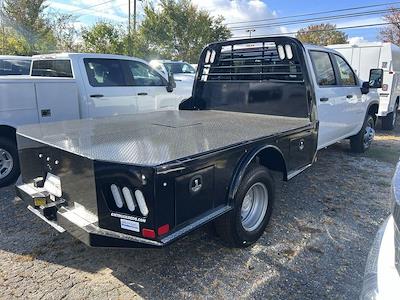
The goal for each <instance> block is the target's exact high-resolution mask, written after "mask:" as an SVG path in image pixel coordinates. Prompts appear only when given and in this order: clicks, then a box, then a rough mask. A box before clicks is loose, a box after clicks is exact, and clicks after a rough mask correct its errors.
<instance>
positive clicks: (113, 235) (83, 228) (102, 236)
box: [16, 184, 166, 248]
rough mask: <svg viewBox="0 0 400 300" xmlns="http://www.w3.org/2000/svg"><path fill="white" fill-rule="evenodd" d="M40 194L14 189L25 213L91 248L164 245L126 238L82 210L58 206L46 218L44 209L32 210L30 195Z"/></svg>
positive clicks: (19, 187)
mask: <svg viewBox="0 0 400 300" xmlns="http://www.w3.org/2000/svg"><path fill="white" fill-rule="evenodd" d="M38 191H39V192H40V190H38V189H36V188H34V187H33V186H32V185H31V184H20V185H17V186H16V193H17V196H18V197H20V198H21V199H22V200H24V201H25V202H27V203H28V209H29V210H30V211H31V212H33V213H34V214H35V215H36V216H37V217H39V218H40V219H42V220H43V221H45V222H46V223H47V224H49V225H50V226H52V227H53V228H54V229H56V230H57V231H59V232H64V231H67V232H68V233H70V234H71V235H72V236H74V237H75V238H77V239H79V240H80V241H82V242H83V243H85V244H86V245H88V246H91V247H107V248H154V247H162V246H164V245H166V243H162V242H159V241H153V240H148V239H144V238H140V237H134V236H129V235H127V234H124V233H119V232H115V231H111V230H107V229H102V228H100V227H99V226H98V220H97V216H95V215H93V214H92V213H90V212H89V211H87V210H86V209H85V208H84V207H83V206H80V205H73V206H63V205H61V206H59V207H57V208H56V215H55V218H52V219H49V218H48V217H46V215H47V214H46V208H45V207H43V206H41V207H38V208H35V207H34V206H33V202H34V201H33V195H34V194H37V193H38Z"/></svg>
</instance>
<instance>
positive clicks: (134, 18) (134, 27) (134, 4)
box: [133, 0, 136, 33]
mask: <svg viewBox="0 0 400 300" xmlns="http://www.w3.org/2000/svg"><path fill="white" fill-rule="evenodd" d="M133 32H134V33H136V0H133Z"/></svg>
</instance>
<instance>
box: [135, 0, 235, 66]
mask: <svg viewBox="0 0 400 300" xmlns="http://www.w3.org/2000/svg"><path fill="white" fill-rule="evenodd" d="M144 14H145V17H144V20H143V21H142V23H141V25H140V28H139V32H138V34H139V36H140V37H137V39H142V41H145V42H146V43H147V45H146V47H147V49H148V53H149V54H150V55H152V56H154V54H152V53H158V55H159V56H160V57H161V58H164V59H181V60H186V61H189V62H197V60H198V56H199V54H200V52H201V50H202V48H203V47H204V46H205V45H206V44H208V43H210V42H213V41H221V40H225V39H227V38H229V37H231V32H230V30H229V29H228V28H227V27H226V26H225V25H223V24H222V22H223V18H222V17H218V18H213V17H211V16H210V14H209V13H208V12H207V11H205V10H199V9H198V8H197V7H196V6H195V5H193V4H192V3H191V1H190V0H176V1H175V0H161V1H160V3H159V6H158V8H157V9H156V8H155V6H154V5H152V4H147V5H146V6H145V8H144Z"/></svg>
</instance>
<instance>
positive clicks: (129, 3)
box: [128, 0, 132, 55]
mask: <svg viewBox="0 0 400 300" xmlns="http://www.w3.org/2000/svg"><path fill="white" fill-rule="evenodd" d="M128 54H129V55H131V54H132V35H131V0H128Z"/></svg>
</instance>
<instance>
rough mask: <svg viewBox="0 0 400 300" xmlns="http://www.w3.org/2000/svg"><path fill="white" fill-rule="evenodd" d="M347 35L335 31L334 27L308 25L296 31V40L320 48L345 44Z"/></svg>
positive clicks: (329, 25)
mask: <svg viewBox="0 0 400 300" xmlns="http://www.w3.org/2000/svg"><path fill="white" fill-rule="evenodd" d="M347 37H348V36H347V34H345V33H344V32H342V31H339V30H337V29H336V25H332V24H318V25H310V26H308V27H306V28H302V29H300V30H299V31H297V35H296V38H298V39H299V40H300V41H302V42H303V43H307V44H314V45H320V46H326V45H332V44H344V43H347Z"/></svg>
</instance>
